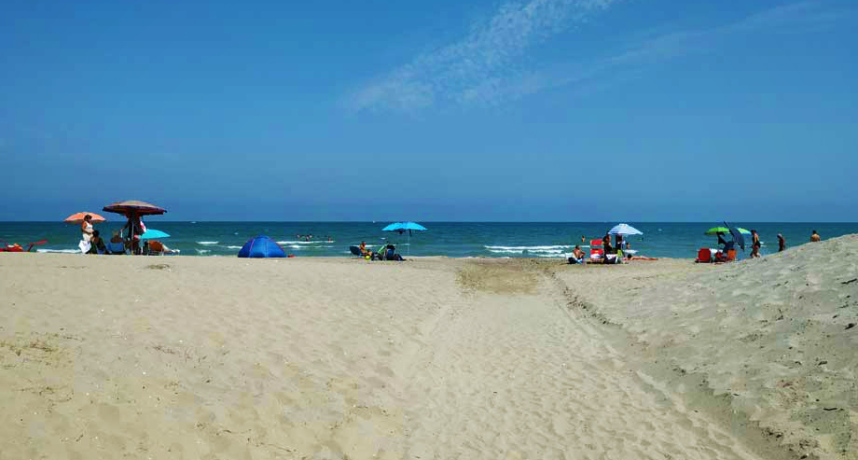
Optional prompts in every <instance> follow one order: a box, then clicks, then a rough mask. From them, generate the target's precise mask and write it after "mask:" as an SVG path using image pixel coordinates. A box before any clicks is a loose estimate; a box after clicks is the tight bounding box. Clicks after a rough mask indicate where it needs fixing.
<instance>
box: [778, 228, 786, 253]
mask: <svg viewBox="0 0 858 460" xmlns="http://www.w3.org/2000/svg"><path fill="white" fill-rule="evenodd" d="M785 249H786V240H785V239H784V236H783V235H781V234H780V233H778V252H783V251H784V250H785Z"/></svg>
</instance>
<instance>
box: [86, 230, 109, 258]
mask: <svg viewBox="0 0 858 460" xmlns="http://www.w3.org/2000/svg"><path fill="white" fill-rule="evenodd" d="M89 243H90V247H89V251H87V254H106V253H107V247H106V246H105V245H104V238H102V237H101V235H100V233H99V232H98V230H95V231H93V232H92V236H91V237H90V239H89Z"/></svg>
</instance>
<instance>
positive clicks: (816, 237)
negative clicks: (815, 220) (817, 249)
mask: <svg viewBox="0 0 858 460" xmlns="http://www.w3.org/2000/svg"><path fill="white" fill-rule="evenodd" d="M820 241H822V237H821V236H819V233H816V230H814V231H813V233H811V234H810V242H811V243H819V242H820Z"/></svg>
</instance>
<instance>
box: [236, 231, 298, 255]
mask: <svg viewBox="0 0 858 460" xmlns="http://www.w3.org/2000/svg"><path fill="white" fill-rule="evenodd" d="M238 257H254V258H256V257H286V252H284V251H283V248H281V247H280V245H279V244H277V242H276V241H274V240H272V239H271V238H269V237H267V236H265V235H259V236H256V237H253V238H251V239H249V240H248V241H247V243H244V246H242V248H241V250H240V251H238Z"/></svg>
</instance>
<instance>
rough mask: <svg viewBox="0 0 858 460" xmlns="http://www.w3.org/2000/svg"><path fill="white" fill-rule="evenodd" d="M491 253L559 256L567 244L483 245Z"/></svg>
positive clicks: (566, 247)
mask: <svg viewBox="0 0 858 460" xmlns="http://www.w3.org/2000/svg"><path fill="white" fill-rule="evenodd" d="M483 247H484V248H486V250H487V251H489V252H491V253H492V254H522V255H523V254H532V255H534V256H538V257H560V255H562V254H563V253H565V252H566V251H567V250H568V249H569V246H560V245H553V246H550V245H545V246H483Z"/></svg>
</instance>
